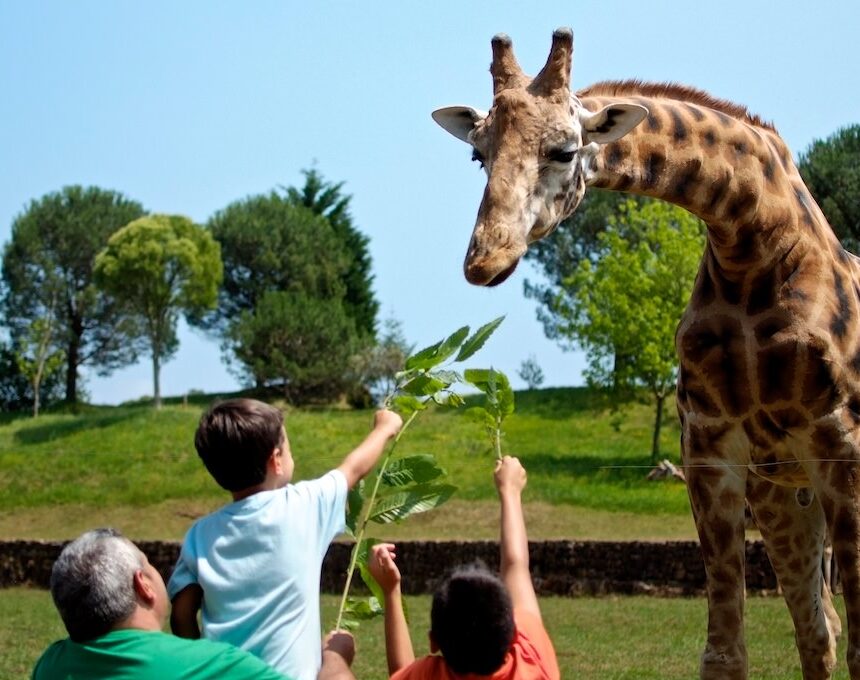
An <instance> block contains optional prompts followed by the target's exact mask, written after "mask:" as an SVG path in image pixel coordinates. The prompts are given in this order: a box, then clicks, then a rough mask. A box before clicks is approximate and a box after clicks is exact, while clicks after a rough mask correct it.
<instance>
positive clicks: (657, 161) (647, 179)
mask: <svg viewBox="0 0 860 680" xmlns="http://www.w3.org/2000/svg"><path fill="white" fill-rule="evenodd" d="M665 165H666V156H664V155H663V154H661V153H659V152H657V151H654V152H653V153H650V154H648V158H646V159H645V174H644V176H643V178H642V185H643V188H645V189H649V188H652V187H654V186H655V185H656V184H657V182H658V181H659V180H660V175H661V174H662V173H663V168H664V167H665Z"/></svg>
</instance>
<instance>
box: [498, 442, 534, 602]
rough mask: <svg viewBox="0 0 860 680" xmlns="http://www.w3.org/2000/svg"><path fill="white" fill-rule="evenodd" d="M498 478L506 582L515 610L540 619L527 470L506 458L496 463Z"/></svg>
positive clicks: (502, 560)
mask: <svg viewBox="0 0 860 680" xmlns="http://www.w3.org/2000/svg"><path fill="white" fill-rule="evenodd" d="M494 477H495V481H496V490H497V491H498V492H499V501H500V502H501V506H502V517H501V539H500V548H501V563H502V581H503V582H504V584H505V586H506V587H507V589H508V593H509V594H510V596H511V602H512V604H513V606H514V609H519V610H521V611H528V612H531V613H533V614H534V615H536V616H537V617H538V618H540V606H539V605H538V600H537V595H535V589H534V585H533V584H532V576H531V573H530V572H529V539H528V536H527V534H526V522H525V518H524V517H523V504H522V491H523V489H524V488H525V486H526V470H525V468H524V467H523V466H522V464H521V463H520V461H519V460H518V459H517V458H512V457H511V456H505V457H504V458H502V459H501V460H500V461H498V462H497V463H496V471H495V475H494Z"/></svg>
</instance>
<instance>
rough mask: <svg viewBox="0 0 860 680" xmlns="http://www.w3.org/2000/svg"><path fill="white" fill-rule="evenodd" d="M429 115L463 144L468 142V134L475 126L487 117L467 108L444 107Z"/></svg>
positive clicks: (482, 113)
mask: <svg viewBox="0 0 860 680" xmlns="http://www.w3.org/2000/svg"><path fill="white" fill-rule="evenodd" d="M430 115H432V116H433V120H435V121H436V122H437V123H439V125H441V126H442V127H443V128H445V130H447V131H448V132H450V133H451V134H452V135H454V136H455V137H456V138H457V139H459V140H461V141H464V142H468V141H469V133H470V132H471V131H472V130H473V129H474V128H475V125H476V124H477V123H479V122H480V121H482V120H484V118H486V117H487V114H486V113H485V112H484V111H478V110H477V109H473V108H471V107H469V106H446V107H445V108H442V109H436V110H435V111H434V112H433V113H432V114H430Z"/></svg>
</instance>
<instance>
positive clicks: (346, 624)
mask: <svg viewBox="0 0 860 680" xmlns="http://www.w3.org/2000/svg"><path fill="white" fill-rule="evenodd" d="M344 611H346V607H344ZM360 625H361V624H359V622H358V621H356V620H355V619H349V618H347V617H346V616H344V617H343V618H341V620H340V627H341V628H343V629H344V630H348V631H349V632H350V633H354V632H355V631H357V630H358V629H359V626H360Z"/></svg>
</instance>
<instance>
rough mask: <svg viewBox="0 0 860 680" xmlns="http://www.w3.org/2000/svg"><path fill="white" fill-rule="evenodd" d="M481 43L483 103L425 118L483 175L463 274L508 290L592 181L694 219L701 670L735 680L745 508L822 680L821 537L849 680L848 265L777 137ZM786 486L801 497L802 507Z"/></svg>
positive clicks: (851, 385)
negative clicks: (533, 69) (526, 63)
mask: <svg viewBox="0 0 860 680" xmlns="http://www.w3.org/2000/svg"><path fill="white" fill-rule="evenodd" d="M491 45H492V53H493V59H492V65H491V67H490V73H491V76H492V80H493V103H492V107H491V108H490V110H489V111H488V112H486V113H485V112H482V111H480V110H478V109H474V108H471V107H466V106H459V107H446V108H444V109H439V110H437V111H435V112H434V113H433V118H434V119H435V120H436V121H437V122H438V123H439V124H440V125H442V127H443V128H445V129H446V130H448V131H449V132H450V133H451V134H453V135H454V136H455V137H457V138H458V139H460V140H462V141H464V142H467V143H468V144H469V145H470V146H471V147H472V149H473V159H474V160H477V161H479V162H481V163H482V165H483V166H484V168H485V170H486V173H487V186H486V189H485V191H484V195H483V199H482V201H481V205H480V208H479V210H478V216H477V219H476V222H475V226H474V230H473V232H472V238H471V240H470V243H469V246H468V250H467V253H466V259H465V263H464V271H465V275H466V278H467V279H468V280H469V281H470V282H472V283H474V284H477V285H496V284H498V283H501V282H502V281H504V280H505V279H506V278H507V277H508V276H509V275H510V274H511V272H513V270H514V268H515V267H516V265H517V262H518V261H519V259H520V258H521V257H522V256H523V255H524V254H525V252H526V249H527V247H528V244H529V243H531V242H533V241H536V240H538V239H541V238H544V237H545V236H547V235H549V234H550V233H551V232H552V231H553V230H554V229H555V227H556V226H557V225H558V224H559V222H561V221H562V220H563V219H564V218H566V217H568V216H569V215H571V214H572V213H573V212H574V211H575V210H576V208H577V206H578V205H579V203H580V202H581V200H582V198H583V196H584V194H585V191H586V189H587V188H588V187H598V188H602V189H609V190H614V191H623V192H630V193H635V194H639V195H644V196H651V197H654V198H659V199H663V200H666V201H669V202H672V203H675V204H676V205H679V206H681V207H683V208H686V209H687V210H689V211H690V212H692V213H694V214H696V215H698V216H699V217H700V218H702V220H704V222H705V223H706V224H707V231H708V238H707V245H706V247H705V252H704V254H703V257H702V262H701V265H700V269H699V273H698V276H697V279H696V283H695V285H694V289H693V291H692V295H691V299H690V304H689V305H688V308H687V310H686V311H685V313H684V315H683V316H682V318H681V320H680V323H679V326H678V332H677V336H676V339H677V347H678V356H679V376H678V390H677V403H678V412H679V415H680V420H681V450H682V458H683V462H684V464H685V466H686V474H687V488H688V492H689V496H690V504H691V507H692V510H693V515H694V518H695V521H696V527H697V530H698V533H699V540H700V544H701V547H702V556H703V559H704V562H705V570H706V573H707V590H708V612H709V613H708V635H707V642H706V645H705V651H704V653H703V655H702V660H701V667H700V674H701V677H702V678H705V679H709V680H716V679H719V680H742V679H745V678H746V677H747V653H746V646H745V641H744V626H743V610H744V505H745V498H746V500H747V501H748V502H749V505H750V507H751V509H752V512H753V515H754V516H755V519H756V523H757V525H758V526H759V528H760V530H761V533H762V537H763V538H764V541H765V544H766V547H767V550H768V555H769V557H770V560H771V563H772V564H773V567H774V570H775V572H776V574H777V577H778V579H779V582H780V585H781V587H782V590H783V593H784V595H785V598H786V602H787V604H788V607H789V610H790V612H791V615H792V619H793V621H794V624H795V631H796V641H797V646H798V650H799V653H800V661H801V667H802V671H803V677H804V678H805V680H811V679H816V680H817V679H823V680H826V679H828V678H830V677H831V676H832V672H833V668H834V666H835V663H836V655H835V650H836V637H837V636H838V635H839V634H840V632H841V625H840V622H839V619H838V617H837V615H836V612H835V610H834V608H833V605H832V603H831V599H830V592H829V590H828V588H827V587H826V585H825V584H824V582H823V579H822V572H821V558H822V552H823V548H824V538H825V534H826V532H829V535H830V537H831V539H832V544H833V551H834V554H835V556H836V559H837V563H838V565H839V570H840V575H841V577H842V586H843V593H844V596H845V605H846V612H847V618H848V632H849V640H848V654H847V656H848V667H849V672H850V675H851V678H853V679H854V680H860V264H858V262H860V260H858V258H856V257H854V256H853V255H851V254H849V253H847V252H846V251H845V250H844V249H843V248H842V246H841V245H840V244H839V241H838V240H837V239H836V237H835V236H834V234H833V232H832V230H831V229H830V227H829V225H828V224H827V221H826V219H825V218H824V216H823V214H822V213H821V211H820V210H819V209H818V206H816V204H815V201H814V200H813V199H812V197H811V195H810V193H809V191H808V189H807V188H806V186H805V185H804V184H803V181H802V179H801V177H800V174H799V173H798V171H797V168H796V167H795V165H794V163H793V162H792V160H791V154H790V152H789V150H788V148H787V146H786V144H785V143H784V142H783V140H782V139H781V138H780V137H779V135H778V134H777V132H776V130H775V129H774V127H773V126H772V125H770V124H768V123H766V122H764V121H763V120H762V119H760V118H759V117H758V116H755V115H752V114H751V113H749V111H747V109H746V108H744V107H742V106H739V105H736V104H733V103H731V102H727V101H724V100H721V99H717V98H715V97H713V96H711V95H709V94H707V93H706V92H703V91H701V90H697V89H694V88H690V87H685V86H679V85H675V84H654V83H644V82H641V81H635V80H631V81H622V82H606V83H597V84H595V85H592V86H590V87H587V88H585V89H582V90H579V91H577V92H575V93H572V92H571V91H570V70H571V65H572V55H573V36H572V33H571V32H570V30H569V29H559V30H558V31H556V32H555V33H554V34H553V40H552V47H551V50H550V54H549V57H548V59H547V62H546V64H545V65H544V67H543V68H542V69H541V71H540V72H539V73H538V75H537V76H535V77H534V78H533V79H532V78H529V77H528V76H526V75H525V74H524V73H523V71H522V70H521V69H520V67H519V64H518V63H517V61H516V58H515V57H514V53H513V46H512V42H511V40H510V39H509V38H507V36H497V37H496V38H494V39H493V40H492V43H491ZM797 489H806V490H808V491H804V492H802V493H801V494H800V496H801V497H802V499H803V500H804V502H803V503H799V502H798V492H797Z"/></svg>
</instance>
